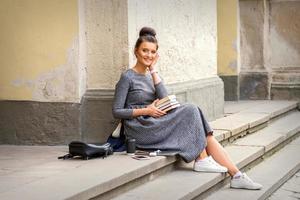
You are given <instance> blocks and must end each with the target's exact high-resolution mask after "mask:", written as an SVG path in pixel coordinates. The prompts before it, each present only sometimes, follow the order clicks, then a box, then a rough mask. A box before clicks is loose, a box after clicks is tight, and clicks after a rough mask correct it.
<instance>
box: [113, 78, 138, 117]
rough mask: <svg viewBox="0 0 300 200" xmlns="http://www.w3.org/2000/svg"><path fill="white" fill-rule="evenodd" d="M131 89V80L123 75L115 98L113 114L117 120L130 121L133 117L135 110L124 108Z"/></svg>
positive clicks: (116, 88) (116, 89)
mask: <svg viewBox="0 0 300 200" xmlns="http://www.w3.org/2000/svg"><path fill="white" fill-rule="evenodd" d="M129 88H130V80H129V78H128V77H126V75H125V74H122V75H121V78H120V80H119V81H118V83H117V84H116V87H115V96H114V103H113V109H112V113H113V116H114V117H115V118H119V119H130V118H132V117H133V116H132V113H133V109H127V108H124V107H125V103H126V98H127V94H128V91H129Z"/></svg>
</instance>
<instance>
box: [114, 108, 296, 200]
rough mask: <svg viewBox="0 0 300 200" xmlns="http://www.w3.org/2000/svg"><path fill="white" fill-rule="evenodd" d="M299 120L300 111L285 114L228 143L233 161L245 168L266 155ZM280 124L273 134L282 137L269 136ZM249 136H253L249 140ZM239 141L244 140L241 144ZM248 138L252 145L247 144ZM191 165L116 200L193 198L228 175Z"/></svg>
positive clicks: (184, 165) (290, 132) (183, 166)
mask: <svg viewBox="0 0 300 200" xmlns="http://www.w3.org/2000/svg"><path fill="white" fill-rule="evenodd" d="M297 120H298V122H299V121H300V112H299V111H295V112H293V113H290V114H289V115H287V116H285V117H282V118H280V119H277V120H274V122H272V123H271V124H270V125H269V126H268V127H267V128H265V129H266V130H264V129H262V130H260V131H259V132H257V133H253V134H252V135H249V136H246V137H244V138H242V139H239V140H237V141H236V142H235V143H234V144H233V145H228V146H226V147H225V149H226V151H227V152H228V153H229V155H230V156H231V158H232V160H233V161H234V163H236V165H237V166H238V167H239V168H244V167H246V166H247V165H249V164H251V163H253V162H254V161H255V160H257V159H259V158H261V157H262V156H264V155H265V154H266V153H268V151H270V150H271V149H272V148H274V147H276V146H277V145H278V144H280V143H282V142H284V141H287V140H288V139H289V138H291V137H292V136H294V135H295V134H297V132H298V131H299V129H300V123H293V122H296V121H297ZM287 121H290V122H292V123H293V125H292V126H290V123H288V124H287V123H286V122H287ZM281 125H283V127H281V128H280V131H278V132H275V133H274V134H276V135H277V134H278V135H282V137H275V139H274V140H268V139H269V138H268V137H267V136H266V135H270V134H272V133H273V130H274V129H276V128H278V126H281ZM269 131H271V132H269ZM256 134H260V135H259V137H260V138H262V139H261V140H264V142H262V143H260V144H258V145H256V144H255V145H253V143H252V140H253V138H252V137H255V136H256ZM250 136H251V137H250ZM249 137H250V139H249V142H248V138H249ZM239 142H241V143H242V144H241V145H239V144H238V143H239ZM247 142H248V143H249V145H247V144H246V143H247ZM275 144H276V145H275ZM271 147H272V148H271ZM192 167H193V166H192V163H190V164H182V165H180V166H178V168H177V169H176V170H174V171H172V172H170V173H168V174H166V175H163V176H161V177H158V178H157V179H155V180H154V181H151V182H149V183H147V184H144V185H142V186H139V187H137V188H135V189H133V190H131V191H128V192H126V193H124V194H122V195H120V196H118V197H116V198H115V200H116V199H118V200H121V199H149V200H150V199H193V198H196V197H198V196H199V195H201V194H203V193H205V192H206V191H207V190H208V189H210V188H211V187H213V186H215V185H216V184H218V183H219V182H221V181H222V180H224V179H225V178H226V176H225V175H222V174H218V173H196V172H193V171H192ZM255 180H256V179H255ZM200 199H201V198H200Z"/></svg>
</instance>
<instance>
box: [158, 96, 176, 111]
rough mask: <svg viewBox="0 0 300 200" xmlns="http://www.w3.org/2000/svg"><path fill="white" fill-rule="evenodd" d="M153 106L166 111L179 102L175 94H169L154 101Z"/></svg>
mask: <svg viewBox="0 0 300 200" xmlns="http://www.w3.org/2000/svg"><path fill="white" fill-rule="evenodd" d="M155 106H156V107H157V108H158V109H160V110H162V111H165V112H168V111H170V110H172V109H174V108H177V107H179V106H180V103H179V102H178V101H177V100H176V96H175V95H169V96H166V97H164V98H162V99H160V100H159V101H158V102H156V105H155Z"/></svg>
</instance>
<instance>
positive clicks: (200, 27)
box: [128, 0, 217, 83]
mask: <svg viewBox="0 0 300 200" xmlns="http://www.w3.org/2000/svg"><path fill="white" fill-rule="evenodd" d="M216 22H217V15H216V1H215V0H189V1H183V0H176V1H174V0H164V1H161V0H128V38H129V40H128V42H129V67H132V66H133V65H134V63H135V58H134V54H133V48H134V44H135V42H136V39H137V37H138V32H139V30H140V28H141V27H143V26H150V27H153V28H154V29H155V30H156V31H157V38H158V41H159V54H160V60H159V62H158V68H159V71H160V72H161V74H162V76H163V77H164V80H165V82H167V83H175V82H183V81H190V80H196V79H201V78H205V77H211V76H215V75H216V74H217V57H216V56H217V55H216V51H217V41H216V31H217V24H216Z"/></svg>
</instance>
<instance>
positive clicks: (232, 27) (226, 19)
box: [217, 0, 238, 75]
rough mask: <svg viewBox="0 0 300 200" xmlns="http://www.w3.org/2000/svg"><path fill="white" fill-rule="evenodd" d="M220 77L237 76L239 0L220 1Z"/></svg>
mask: <svg viewBox="0 0 300 200" xmlns="http://www.w3.org/2000/svg"><path fill="white" fill-rule="evenodd" d="M217 12H218V22H217V24H218V75H237V63H238V62H237V59H238V58H237V30H238V23H237V19H238V0H226V1H224V0H218V3H217Z"/></svg>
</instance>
